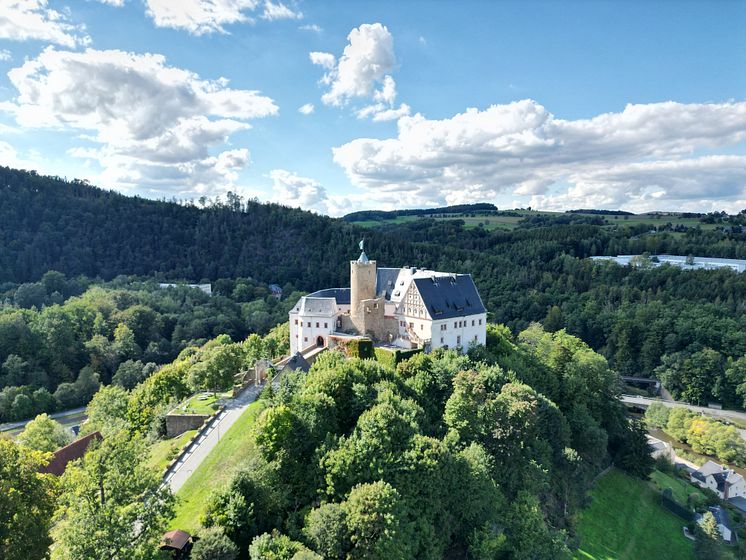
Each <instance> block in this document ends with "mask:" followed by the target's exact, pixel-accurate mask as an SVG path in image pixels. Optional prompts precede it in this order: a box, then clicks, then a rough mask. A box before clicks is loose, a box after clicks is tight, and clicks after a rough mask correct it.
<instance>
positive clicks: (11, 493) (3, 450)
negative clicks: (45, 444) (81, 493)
mask: <svg viewBox="0 0 746 560" xmlns="http://www.w3.org/2000/svg"><path fill="white" fill-rule="evenodd" d="M46 463H47V460H46V458H45V457H44V455H43V454H42V453H39V452H38V451H33V450H31V449H28V448H25V447H22V446H19V445H16V444H15V443H13V441H11V440H9V439H6V438H3V437H0V558H3V559H4V560H37V559H39V560H40V559H42V558H47V554H48V550H49V545H51V544H52V539H51V538H50V536H49V530H50V527H51V525H52V514H53V513H54V509H55V505H56V500H57V494H58V484H57V479H56V478H55V477H54V476H53V475H51V474H40V473H39V468H40V467H41V466H42V465H45V464H46Z"/></svg>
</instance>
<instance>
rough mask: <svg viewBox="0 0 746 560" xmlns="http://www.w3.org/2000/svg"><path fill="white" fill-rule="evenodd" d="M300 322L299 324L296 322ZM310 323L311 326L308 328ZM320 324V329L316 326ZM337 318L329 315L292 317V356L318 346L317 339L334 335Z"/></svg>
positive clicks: (298, 315)
mask: <svg viewBox="0 0 746 560" xmlns="http://www.w3.org/2000/svg"><path fill="white" fill-rule="evenodd" d="M296 320H297V321H298V324H296V323H295V321H296ZM309 323H310V325H311V326H308V325H309ZM317 323H318V325H319V326H318V327H317V326H316V324H317ZM335 328H336V317H335V316H333V315H332V316H329V315H304V316H301V315H300V314H297V315H293V314H291V315H290V355H291V356H292V355H293V354H295V353H296V352H298V351H299V350H303V349H304V348H308V347H309V346H311V345H312V344H316V338H317V337H319V336H323V337H324V339H326V337H327V335H329V334H331V333H333V332H334V331H335Z"/></svg>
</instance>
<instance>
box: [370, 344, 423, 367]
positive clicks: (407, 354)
mask: <svg viewBox="0 0 746 560" xmlns="http://www.w3.org/2000/svg"><path fill="white" fill-rule="evenodd" d="M420 352H422V349H421V348H412V349H411V350H390V349H388V348H376V349H375V353H376V360H378V361H379V362H380V363H381V364H382V365H384V366H386V367H389V368H391V369H396V365H397V364H398V363H399V362H403V361H404V360H408V359H409V358H411V357H412V356H414V355H415V354H419V353H420Z"/></svg>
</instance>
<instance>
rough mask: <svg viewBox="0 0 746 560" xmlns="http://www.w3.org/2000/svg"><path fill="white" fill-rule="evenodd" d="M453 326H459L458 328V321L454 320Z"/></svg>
mask: <svg viewBox="0 0 746 560" xmlns="http://www.w3.org/2000/svg"><path fill="white" fill-rule="evenodd" d="M453 328H454V329H457V328H458V323H457V322H456V321H454V322H453Z"/></svg>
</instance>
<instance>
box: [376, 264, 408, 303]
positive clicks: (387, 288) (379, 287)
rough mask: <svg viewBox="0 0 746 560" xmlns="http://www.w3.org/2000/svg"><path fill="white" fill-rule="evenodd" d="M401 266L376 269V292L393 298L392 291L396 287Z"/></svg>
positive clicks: (387, 297) (388, 298)
mask: <svg viewBox="0 0 746 560" xmlns="http://www.w3.org/2000/svg"><path fill="white" fill-rule="evenodd" d="M401 270H402V269H401V268H379V269H377V270H376V294H377V295H379V296H381V295H382V296H384V297H385V298H386V299H387V300H390V299H391V293H392V292H393V291H394V288H395V287H396V279H397V278H398V277H399V272H401Z"/></svg>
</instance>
